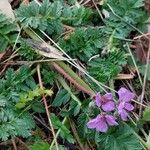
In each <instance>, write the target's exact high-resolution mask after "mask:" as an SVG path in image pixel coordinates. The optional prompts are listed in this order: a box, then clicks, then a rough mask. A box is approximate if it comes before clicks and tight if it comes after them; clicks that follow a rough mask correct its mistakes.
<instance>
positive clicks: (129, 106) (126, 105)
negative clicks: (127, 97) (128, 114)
mask: <svg viewBox="0 0 150 150" xmlns="http://www.w3.org/2000/svg"><path fill="white" fill-rule="evenodd" d="M124 108H125V109H126V110H128V111H132V110H133V109H134V106H133V105H132V104H130V103H125V106H124Z"/></svg>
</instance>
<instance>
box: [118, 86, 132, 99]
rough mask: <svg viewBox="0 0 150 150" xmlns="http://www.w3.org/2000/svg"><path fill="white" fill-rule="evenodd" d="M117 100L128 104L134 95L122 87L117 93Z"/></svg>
mask: <svg viewBox="0 0 150 150" xmlns="http://www.w3.org/2000/svg"><path fill="white" fill-rule="evenodd" d="M118 95H119V100H121V101H125V102H129V101H131V99H133V98H134V97H135V94H134V93H132V92H130V91H129V90H127V89H126V88H124V87H122V88H120V89H119V91H118Z"/></svg>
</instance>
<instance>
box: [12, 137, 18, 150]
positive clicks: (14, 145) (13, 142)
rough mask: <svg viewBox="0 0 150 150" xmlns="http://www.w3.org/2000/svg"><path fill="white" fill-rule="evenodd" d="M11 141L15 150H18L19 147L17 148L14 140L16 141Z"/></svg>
mask: <svg viewBox="0 0 150 150" xmlns="http://www.w3.org/2000/svg"><path fill="white" fill-rule="evenodd" d="M11 141H12V144H13V148H14V150H17V146H16V142H15V140H14V139H12V140H11Z"/></svg>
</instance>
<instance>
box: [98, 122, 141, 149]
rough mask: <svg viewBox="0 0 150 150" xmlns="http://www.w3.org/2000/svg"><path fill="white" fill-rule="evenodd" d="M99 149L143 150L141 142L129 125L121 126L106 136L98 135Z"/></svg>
mask: <svg viewBox="0 0 150 150" xmlns="http://www.w3.org/2000/svg"><path fill="white" fill-rule="evenodd" d="M96 142H97V145H98V149H99V148H101V149H102V150H142V146H141V144H140V141H138V139H137V138H136V136H135V135H134V131H133V129H132V128H131V127H130V126H128V125H127V124H124V123H123V124H119V126H117V127H115V128H112V129H111V130H110V131H109V132H107V133H106V134H97V137H96Z"/></svg>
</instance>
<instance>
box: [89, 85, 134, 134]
mask: <svg viewBox="0 0 150 150" xmlns="http://www.w3.org/2000/svg"><path fill="white" fill-rule="evenodd" d="M118 96H119V100H118V102H115V101H114V100H113V95H112V93H106V94H105V95H101V94H100V93H97V94H96V96H95V105H96V106H97V107H98V108H100V109H101V111H102V114H99V115H98V116H97V117H96V118H94V119H91V120H90V121H89V122H88V123H87V127H88V128H90V129H96V131H98V132H106V131H107V130H108V126H116V125H118V123H117V121H116V120H117V118H116V117H114V116H113V115H110V114H107V113H112V112H115V111H117V113H118V115H119V116H120V118H121V119H122V120H123V121H127V119H128V113H129V112H130V111H132V110H133V109H134V106H133V105H132V104H131V100H132V99H133V98H134V96H135V95H134V93H132V92H130V91H129V90H127V89H126V88H123V87H122V88H120V89H119V90H118Z"/></svg>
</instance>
